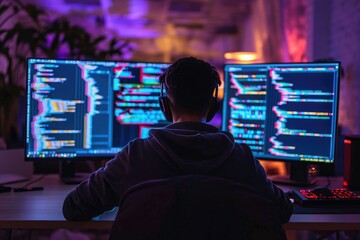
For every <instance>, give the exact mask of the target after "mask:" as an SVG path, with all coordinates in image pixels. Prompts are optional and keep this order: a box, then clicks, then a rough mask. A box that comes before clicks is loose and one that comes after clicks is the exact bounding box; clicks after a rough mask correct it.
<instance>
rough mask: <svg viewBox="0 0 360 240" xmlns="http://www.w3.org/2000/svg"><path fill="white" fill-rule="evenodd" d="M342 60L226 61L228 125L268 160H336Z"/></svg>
mask: <svg viewBox="0 0 360 240" xmlns="http://www.w3.org/2000/svg"><path fill="white" fill-rule="evenodd" d="M339 70H340V63H335V62H334V63H266V64H265V63H264V64H226V65H225V67H224V81H225V86H224V103H223V117H222V121H223V122H222V128H223V130H228V131H230V132H231V133H232V134H233V135H234V138H235V141H236V142H238V143H246V144H247V145H249V146H250V148H251V149H252V151H253V153H254V156H255V157H256V158H258V159H264V160H266V159H267V160H280V161H292V162H299V161H303V162H317V163H320V162H323V163H332V162H334V159H335V144H336V134H337V119H338V94H339Z"/></svg>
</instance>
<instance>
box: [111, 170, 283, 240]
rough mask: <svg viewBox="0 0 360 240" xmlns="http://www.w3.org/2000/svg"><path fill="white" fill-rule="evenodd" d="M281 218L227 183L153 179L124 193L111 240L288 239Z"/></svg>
mask: <svg viewBox="0 0 360 240" xmlns="http://www.w3.org/2000/svg"><path fill="white" fill-rule="evenodd" d="M279 215H280V214H278V213H277V212H276V208H275V207H274V205H273V203H272V202H271V201H268V200H264V199H263V198H259V194H258V193H257V192H256V191H255V190H254V189H251V188H250V187H248V186H245V185H242V184H239V183H235V182H232V181H229V180H226V179H222V178H215V177H209V176H201V175H189V176H181V177H174V178H169V179H162V180H151V181H146V182H143V183H140V184H138V185H136V186H134V187H132V188H130V189H129V190H128V191H127V192H126V193H125V195H124V197H123V198H122V200H121V202H120V205H119V211H118V213H117V216H116V219H115V221H114V223H113V226H112V229H111V232H110V238H109V240H130V239H131V240H140V239H146V240H153V239H154V240H155V239H156V240H162V239H164V240H165V239H166V240H169V239H171V240H185V239H186V240H188V239H197V240H203V239H204V240H205V239H207V240H208V239H209V240H210V239H211V240H217V239H221V240H226V239H231V240H232V239H286V235H285V233H284V231H283V229H282V228H281V221H280V216H279Z"/></svg>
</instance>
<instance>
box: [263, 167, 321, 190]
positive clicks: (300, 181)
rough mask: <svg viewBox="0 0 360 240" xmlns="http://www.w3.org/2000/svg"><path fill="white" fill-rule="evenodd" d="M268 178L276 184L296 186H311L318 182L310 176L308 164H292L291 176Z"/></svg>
mask: <svg viewBox="0 0 360 240" xmlns="http://www.w3.org/2000/svg"><path fill="white" fill-rule="evenodd" d="M268 177H269V179H270V180H271V181H272V182H274V183H278V184H286V185H295V186H311V185H313V184H314V183H315V182H316V179H315V177H313V176H310V174H309V166H308V164H306V163H290V174H289V175H285V176H280V175H274V176H268Z"/></svg>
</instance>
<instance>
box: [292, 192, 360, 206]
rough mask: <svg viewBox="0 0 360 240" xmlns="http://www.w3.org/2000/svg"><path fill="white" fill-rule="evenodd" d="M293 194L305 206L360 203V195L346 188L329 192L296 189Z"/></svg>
mask: <svg viewBox="0 0 360 240" xmlns="http://www.w3.org/2000/svg"><path fill="white" fill-rule="evenodd" d="M292 196H293V197H294V200H295V201H296V202H297V203H299V204H301V205H303V206H322V205H332V204H333V205H351V204H360V195H359V194H357V193H354V192H353V191H350V190H348V189H344V188H336V189H329V191H328V192H316V191H313V190H295V191H293V194H292Z"/></svg>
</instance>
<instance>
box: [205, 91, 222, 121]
mask: <svg viewBox="0 0 360 240" xmlns="http://www.w3.org/2000/svg"><path fill="white" fill-rule="evenodd" d="M210 104H211V105H210V108H209V111H208V114H207V116H206V122H210V121H211V120H212V119H213V118H214V116H215V114H216V113H217V112H218V110H219V108H220V105H221V101H220V99H218V98H217V97H212V99H211V103H210Z"/></svg>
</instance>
